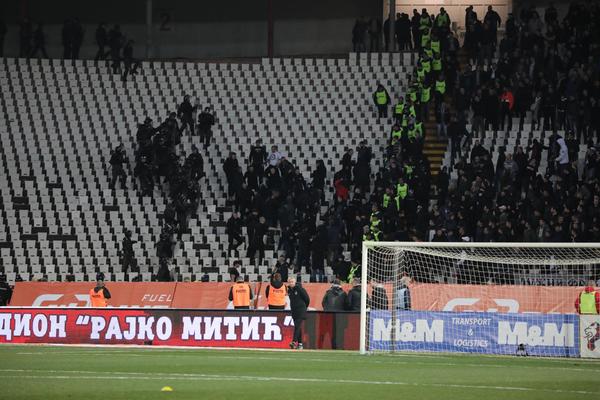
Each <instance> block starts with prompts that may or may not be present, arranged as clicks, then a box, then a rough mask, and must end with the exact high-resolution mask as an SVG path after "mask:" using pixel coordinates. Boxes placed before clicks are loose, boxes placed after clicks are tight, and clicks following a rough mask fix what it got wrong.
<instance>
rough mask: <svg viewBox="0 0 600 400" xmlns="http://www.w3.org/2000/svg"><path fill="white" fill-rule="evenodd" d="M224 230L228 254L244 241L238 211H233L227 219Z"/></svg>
mask: <svg viewBox="0 0 600 400" xmlns="http://www.w3.org/2000/svg"><path fill="white" fill-rule="evenodd" d="M226 232H227V238H228V242H229V247H228V248H227V254H229V252H230V251H231V250H237V248H238V247H239V246H240V245H241V244H242V243H244V238H243V237H242V219H241V218H240V213H239V212H234V213H233V214H232V215H231V218H229V220H227V227H226Z"/></svg>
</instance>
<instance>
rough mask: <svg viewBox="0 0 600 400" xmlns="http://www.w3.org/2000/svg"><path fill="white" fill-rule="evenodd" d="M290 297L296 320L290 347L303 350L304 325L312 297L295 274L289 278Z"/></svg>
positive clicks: (293, 316)
mask: <svg viewBox="0 0 600 400" xmlns="http://www.w3.org/2000/svg"><path fill="white" fill-rule="evenodd" d="M288 297H289V298H290V309H291V311H292V319H293V320H294V338H293V340H292V342H291V343H290V348H292V349H299V350H302V349H303V348H304V345H303V344H302V325H303V324H304V320H305V319H306V310H307V309H308V305H309V304H310V297H309V296H308V293H307V292H306V289H304V288H303V287H302V285H301V284H300V282H297V281H296V278H295V277H293V276H292V277H290V278H289V279H288Z"/></svg>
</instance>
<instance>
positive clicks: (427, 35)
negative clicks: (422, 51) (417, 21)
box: [421, 30, 431, 48]
mask: <svg viewBox="0 0 600 400" xmlns="http://www.w3.org/2000/svg"><path fill="white" fill-rule="evenodd" d="M430 40H431V34H430V33H429V30H427V31H426V33H425V32H423V33H422V34H421V47H423V48H425V47H427V45H428V44H429V41H430Z"/></svg>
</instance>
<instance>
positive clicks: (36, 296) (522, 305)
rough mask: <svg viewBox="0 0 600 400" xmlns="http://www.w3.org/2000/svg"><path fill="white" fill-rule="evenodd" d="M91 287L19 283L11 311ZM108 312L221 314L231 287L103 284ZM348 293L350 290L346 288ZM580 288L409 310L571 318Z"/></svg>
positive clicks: (79, 297) (462, 298)
mask: <svg viewBox="0 0 600 400" xmlns="http://www.w3.org/2000/svg"><path fill="white" fill-rule="evenodd" d="M94 285H95V283H94V282H17V283H16V285H15V290H14V293H13V296H12V299H11V305H12V306H19V307H23V306H27V307H85V306H89V305H90V303H89V291H90V289H91V288H92V287H94ZM250 286H251V287H252V289H253V291H254V293H255V294H256V302H255V308H256V309H259V310H264V309H266V308H267V299H266V296H265V290H266V288H267V286H268V283H267V282H262V283H261V282H255V283H251V284H250ZM303 286H304V288H305V289H306V291H307V292H308V295H309V296H310V299H311V302H310V306H309V309H310V310H316V311H320V310H322V309H323V308H322V306H321V301H322V300H323V296H324V295H325V292H326V291H327V290H328V289H329V288H330V287H331V285H330V284H328V283H306V284H304V285H303ZM106 287H107V288H108V289H109V290H110V292H111V294H112V298H111V299H110V301H109V305H110V306H112V307H159V308H165V307H166V308H198V309H213V310H225V309H231V308H233V306H232V304H231V303H230V301H229V299H228V296H229V289H230V288H231V283H229V282H188V283H184V282H165V283H160V282H107V283H106ZM384 287H385V289H386V292H387V294H388V304H389V305H390V307H391V305H392V301H391V299H392V293H391V292H392V287H391V285H389V284H386V285H384ZM343 288H344V290H345V291H346V292H347V291H348V290H350V285H344V286H343ZM580 291H581V288H580V287H558V286H556V287H550V286H508V285H455V284H443V285H442V284H426V283H414V284H411V285H410V295H411V301H412V309H413V310H421V311H456V312H465V311H474V312H500V313H542V314H553V313H554V314H557V313H558V314H570V313H574V312H575V305H574V304H575V299H576V298H577V296H578V295H579V292H580ZM370 292H371V290H369V293H370Z"/></svg>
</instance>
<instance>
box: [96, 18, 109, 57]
mask: <svg viewBox="0 0 600 400" xmlns="http://www.w3.org/2000/svg"><path fill="white" fill-rule="evenodd" d="M96 44H97V45H98V52H96V57H94V60H95V61H98V60H104V59H105V58H106V50H104V48H105V47H106V46H107V45H108V33H107V32H106V23H105V22H100V24H99V25H98V28H96Z"/></svg>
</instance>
